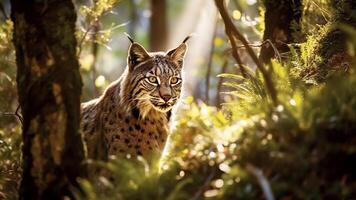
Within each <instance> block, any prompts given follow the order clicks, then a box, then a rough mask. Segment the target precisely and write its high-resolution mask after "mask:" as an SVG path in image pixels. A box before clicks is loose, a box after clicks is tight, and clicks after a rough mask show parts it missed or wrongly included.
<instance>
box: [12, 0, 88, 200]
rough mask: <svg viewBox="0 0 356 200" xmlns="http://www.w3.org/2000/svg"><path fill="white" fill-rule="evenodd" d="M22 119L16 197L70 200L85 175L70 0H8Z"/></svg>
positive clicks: (73, 22) (78, 78)
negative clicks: (79, 180) (18, 184)
mask: <svg viewBox="0 0 356 200" xmlns="http://www.w3.org/2000/svg"><path fill="white" fill-rule="evenodd" d="M11 7H12V8H11V9H12V10H11V19H12V21H13V22H14V35H13V38H14V39H13V43H14V45H15V49H16V63H17V87H18V92H19V102H20V105H21V108H22V115H23V120H24V124H23V130H22V135H23V149H22V150H23V163H24V164H23V180H22V182H21V186H20V199H51V200H52V199H63V198H64V197H66V196H67V197H72V195H71V192H70V191H71V190H72V189H73V188H76V187H78V183H77V181H76V179H77V178H78V177H85V176H86V168H85V167H84V166H83V161H84V148H83V143H82V140H81V135H80V133H79V131H78V129H79V122H80V94H81V87H82V82H81V77H80V74H79V64H78V61H77V58H76V45H77V44H76V39H75V37H74V31H75V21H76V13H75V10H74V5H73V4H72V2H71V0H51V1H33V0H29V1H22V0H11Z"/></svg>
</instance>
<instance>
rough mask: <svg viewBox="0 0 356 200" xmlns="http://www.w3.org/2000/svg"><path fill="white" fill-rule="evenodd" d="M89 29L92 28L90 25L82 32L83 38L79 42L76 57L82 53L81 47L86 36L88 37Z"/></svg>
mask: <svg viewBox="0 0 356 200" xmlns="http://www.w3.org/2000/svg"><path fill="white" fill-rule="evenodd" d="M91 28H92V25H90V26H89V27H88V29H87V30H86V31H85V32H84V35H83V37H82V38H81V39H80V41H79V43H78V47H79V50H78V55H77V56H80V54H81V53H82V47H83V43H84V40H85V38H86V37H87V35H88V33H89V31H90V29H91Z"/></svg>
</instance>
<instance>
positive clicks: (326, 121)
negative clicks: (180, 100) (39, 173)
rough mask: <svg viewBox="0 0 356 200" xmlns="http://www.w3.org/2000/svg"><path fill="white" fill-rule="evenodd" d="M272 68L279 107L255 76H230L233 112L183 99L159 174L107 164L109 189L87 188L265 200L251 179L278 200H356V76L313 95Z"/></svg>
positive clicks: (140, 166) (141, 164) (125, 195)
mask: <svg viewBox="0 0 356 200" xmlns="http://www.w3.org/2000/svg"><path fill="white" fill-rule="evenodd" d="M273 68H274V71H275V73H274V75H273V80H274V82H275V83H276V85H278V87H277V89H278V92H279V101H280V105H278V106H277V107H275V108H273V107H272V106H271V105H272V104H271V102H270V101H269V100H268V99H267V98H264V96H265V94H264V93H265V92H263V87H261V86H262V84H263V81H262V78H261V77H259V75H258V74H256V75H254V76H253V77H251V78H250V79H243V78H242V77H240V76H237V75H233V74H224V75H222V76H224V77H225V78H230V79H231V81H229V82H226V84H227V85H228V86H230V87H231V88H232V89H231V90H232V92H229V93H227V94H225V95H230V96H232V100H231V102H229V103H227V104H225V106H224V108H223V110H220V111H219V110H217V109H216V108H215V107H210V106H207V105H205V104H203V103H197V102H195V101H194V100H193V98H191V97H189V98H187V99H186V100H185V102H184V104H183V106H182V108H181V109H180V110H179V111H178V113H177V115H176V120H175V123H176V124H174V130H173V133H172V135H171V137H170V140H169V144H168V147H167V151H166V152H165V156H164V158H162V160H161V164H160V169H161V170H160V172H157V170H156V169H157V168H158V167H157V166H155V165H154V166H153V167H152V168H149V167H148V165H147V164H146V163H145V161H143V160H139V161H136V162H132V161H131V162H127V160H121V159H114V160H112V161H110V162H109V163H108V164H106V165H107V167H106V168H109V169H110V171H111V173H112V175H113V177H115V178H114V181H113V182H111V181H108V180H107V179H105V178H102V177H101V178H99V179H101V180H102V186H101V188H100V187H99V188H100V189H99V190H98V187H94V188H93V185H92V184H90V182H87V181H84V182H83V188H84V189H85V191H87V192H88V194H90V195H92V196H93V195H94V197H93V199H95V198H100V199H115V198H117V199H189V198H192V199H263V197H264V196H265V194H264V192H263V191H262V189H261V180H260V179H261V178H257V176H256V175H255V173H254V171H253V169H254V170H262V172H263V177H264V178H265V179H266V180H268V182H269V184H270V187H271V190H272V192H273V194H274V195H275V197H276V198H277V199H283V198H296V199H325V198H332V199H349V198H352V197H354V196H355V193H354V191H356V188H355V182H356V180H355V178H356V177H355V174H354V168H355V167H356V163H355V162H354V160H355V158H356V148H355V146H354V145H353V144H354V142H355V141H356V136H355V134H354V133H356V126H355V124H356V113H355V112H354V111H355V110H356V97H355V95H354V94H355V93H356V88H355V87H352V86H353V85H355V84H356V74H355V72H354V71H352V72H351V73H350V74H348V75H345V74H341V75H340V76H334V77H333V78H332V79H330V81H329V82H327V83H326V84H325V85H321V86H317V87H314V88H308V86H305V85H304V84H303V83H302V82H300V81H296V80H294V79H293V78H291V75H290V73H289V70H288V68H287V67H286V66H283V65H281V64H280V63H276V62H274V63H273ZM237 91H238V92H237ZM240 94H241V95H240ZM251 166H252V167H251ZM155 167H156V168H155ZM93 191H96V192H93ZM99 191H101V192H99ZM103 191H105V192H103ZM97 195H99V196H97Z"/></svg>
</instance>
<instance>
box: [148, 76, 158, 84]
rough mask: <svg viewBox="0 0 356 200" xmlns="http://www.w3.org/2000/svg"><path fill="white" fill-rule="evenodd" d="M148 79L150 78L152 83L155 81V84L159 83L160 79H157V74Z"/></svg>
mask: <svg viewBox="0 0 356 200" xmlns="http://www.w3.org/2000/svg"><path fill="white" fill-rule="evenodd" d="M147 79H148V81H149V82H151V83H155V84H157V83H158V79H157V77H155V76H150V77H148V78H147Z"/></svg>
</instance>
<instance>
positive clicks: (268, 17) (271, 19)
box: [260, 0, 302, 63]
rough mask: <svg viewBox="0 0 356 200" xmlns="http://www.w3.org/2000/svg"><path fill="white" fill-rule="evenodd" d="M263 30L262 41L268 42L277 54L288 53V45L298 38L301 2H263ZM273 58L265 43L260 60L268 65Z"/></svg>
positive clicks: (272, 52) (269, 46)
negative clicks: (264, 10)
mask: <svg viewBox="0 0 356 200" xmlns="http://www.w3.org/2000/svg"><path fill="white" fill-rule="evenodd" d="M263 4H264V6H265V9H266V12H265V20H264V21H265V30H264V33H263V41H266V40H270V41H271V42H272V43H273V44H274V46H275V47H276V49H277V50H278V52H279V53H285V52H288V51H289V47H288V44H289V43H292V42H295V41H296V38H298V37H300V36H299V34H300V20H301V17H302V3H301V0H293V1H290V0H264V1H263ZM274 56H275V51H274V49H273V47H272V45H271V44H270V43H265V44H264V45H263V46H262V48H261V52H260V60H261V61H262V62H264V63H268V62H269V61H270V59H271V58H273V57H274Z"/></svg>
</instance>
